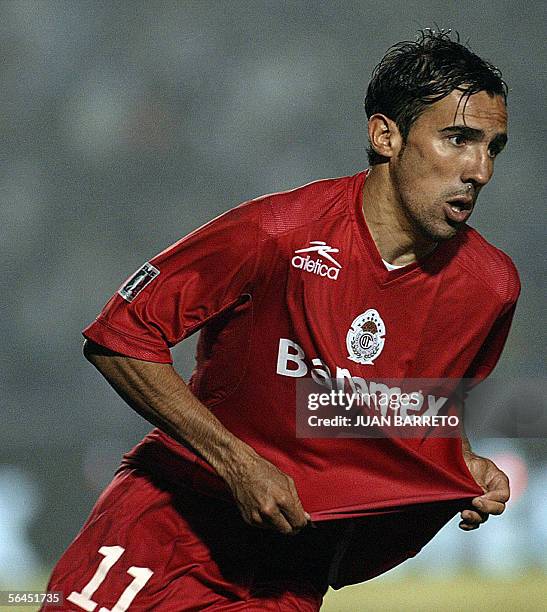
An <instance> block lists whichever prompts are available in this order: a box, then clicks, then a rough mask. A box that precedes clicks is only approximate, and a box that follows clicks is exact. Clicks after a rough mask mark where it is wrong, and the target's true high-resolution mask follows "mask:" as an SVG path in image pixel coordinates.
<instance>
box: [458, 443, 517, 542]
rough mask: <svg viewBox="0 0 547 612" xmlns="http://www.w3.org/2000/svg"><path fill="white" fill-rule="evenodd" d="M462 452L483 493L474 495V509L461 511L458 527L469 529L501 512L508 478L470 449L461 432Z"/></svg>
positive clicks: (508, 493) (493, 464)
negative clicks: (477, 495) (491, 515)
mask: <svg viewBox="0 0 547 612" xmlns="http://www.w3.org/2000/svg"><path fill="white" fill-rule="evenodd" d="M462 452H463V458H464V460H465V463H466V464H467V468H468V469H469V471H470V472H471V475H472V476H473V478H474V479H475V481H476V482H477V484H478V485H479V486H480V487H481V488H482V490H483V491H484V495H480V496H479V497H475V499H473V500H472V505H473V508H475V510H469V509H468V510H464V511H463V512H462V513H461V518H462V520H461V522H460V524H459V526H460V529H463V530H464V531H471V530H473V529H478V527H479V526H480V525H481V524H482V523H485V522H486V521H487V520H488V516H489V515H490V514H501V513H502V512H503V511H504V510H505V504H506V503H507V501H508V500H509V495H510V490H509V479H508V478H507V476H506V475H505V474H504V473H503V472H502V471H501V470H500V469H499V468H498V467H497V466H496V465H495V463H494V462H493V461H491V460H490V459H486V457H479V455H475V453H474V452H473V451H472V450H471V444H470V443H469V440H468V438H467V436H466V435H465V433H464V432H462Z"/></svg>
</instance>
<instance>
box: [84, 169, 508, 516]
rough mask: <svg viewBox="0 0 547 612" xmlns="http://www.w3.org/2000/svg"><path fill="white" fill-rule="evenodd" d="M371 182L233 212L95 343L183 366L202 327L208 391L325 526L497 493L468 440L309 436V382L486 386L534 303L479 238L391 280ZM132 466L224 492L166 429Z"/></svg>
mask: <svg viewBox="0 0 547 612" xmlns="http://www.w3.org/2000/svg"><path fill="white" fill-rule="evenodd" d="M365 178H366V172H360V173H358V174H356V175H355V176H352V177H344V178H336V179H328V180H322V181H317V182H313V183H310V184H308V185H305V186H304V187H300V188H298V189H294V190H291V191H287V192H283V193H276V194H272V195H266V196H263V197H260V198H257V199H255V200H251V201H249V202H246V203H244V204H242V205H241V206H238V207H237V208H234V209H232V210H230V211H228V212H226V213H225V214H223V215H221V216H220V217H218V218H217V219H214V220H213V221H211V222H210V223H208V224H206V225H205V226H203V227H202V228H200V229H198V230H196V231H194V232H193V233H191V234H190V235H188V236H187V237H185V238H183V239H182V240H180V241H179V242H177V243H176V244H174V245H173V246H171V247H170V248H168V249H166V250H165V251H163V252H162V253H160V254H159V255H157V256H156V257H154V258H153V259H152V260H150V262H148V263H147V264H145V266H143V268H141V270H140V271H139V272H138V273H137V274H135V275H134V276H133V277H131V278H130V279H129V280H128V281H127V282H126V283H125V284H124V285H123V286H122V288H121V289H120V291H119V292H118V293H117V294H116V295H114V297H112V298H111V300H110V301H109V302H108V304H107V305H106V307H105V308H104V310H103V311H102V313H101V314H100V315H99V317H98V318H97V320H96V321H95V322H94V323H93V324H92V325H90V326H89V327H88V328H86V330H85V331H84V335H85V336H86V337H87V338H89V339H90V340H93V341H94V342H96V343H98V344H100V345H103V346H105V347H108V348H109V349H111V350H113V351H116V352H118V353H121V354H123V355H127V356H130V357H134V358H137V359H143V360H147V361H155V362H159V363H170V362H171V356H170V351H169V348H170V347H171V346H173V345H175V344H176V343H177V342H180V341H181V340H183V339H184V338H186V337H188V336H189V335H190V334H192V333H193V332H195V331H197V330H200V329H201V336H200V339H199V344H198V349H197V364H196V368H195V371H194V373H193V375H192V378H191V380H190V386H191V389H192V391H193V392H194V393H195V395H196V396H197V397H198V398H199V399H200V400H201V401H202V402H203V403H204V404H205V405H206V406H208V407H209V409H210V410H211V411H213V412H214V414H215V415H216V416H217V417H218V419H219V420H220V421H221V422H222V423H223V424H224V426H226V427H227V428H228V429H229V430H230V431H231V432H232V433H234V434H235V435H236V436H238V437H239V438H241V439H242V440H244V441H245V442H246V443H248V444H249V445H250V446H252V447H253V448H254V449H255V450H256V451H257V452H258V453H259V454H260V455H262V456H263V457H265V458H266V459H268V460H269V461H271V462H272V463H274V464H275V465H276V466H278V467H279V468H280V469H281V470H283V471H284V472H286V473H287V474H289V475H290V476H292V477H293V478H294V480H295V483H296V487H297V490H298V493H299V496H300V498H301V500H302V504H303V507H304V508H305V509H306V510H307V511H308V512H309V513H310V514H311V515H312V518H313V519H314V520H326V519H334V518H342V517H349V516H359V515H364V514H367V513H378V512H386V511H387V512H389V511H393V510H395V509H401V508H402V507H406V506H409V505H412V504H417V503H427V502H436V501H447V500H458V499H469V498H472V497H474V496H476V495H478V494H481V493H482V491H481V489H480V488H479V487H478V486H477V484H476V483H475V481H474V480H473V478H472V476H471V474H470V473H469V471H468V469H467V467H466V464H465V462H464V460H463V456H462V452H461V440H459V439H457V438H426V439H399V438H382V439H354V438H328V439H325V438H297V437H296V434H295V398H296V391H295V385H296V384H297V381H298V380H299V378H301V377H304V376H310V375H314V374H315V375H316V376H317V375H320V374H321V373H322V375H324V376H325V375H328V376H332V377H333V378H338V377H342V378H346V379H349V378H352V377H361V378H363V379H372V380H375V379H382V378H457V379H459V378H463V377H470V378H471V377H474V378H484V377H485V376H487V375H488V374H489V372H490V371H491V370H492V369H493V367H494V365H495V364H496V362H497V360H498V358H499V355H500V353H501V350H502V348H503V345H504V343H505V340H506V337H507V333H508V331H509V326H510V323H511V318H512V316H513V312H514V307H515V303H516V300H517V297H518V293H519V281H518V275H517V272H516V270H515V268H514V266H513V264H512V262H511V260H510V259H509V258H508V257H507V256H506V255H505V254H504V253H502V252H501V251H499V250H498V249H496V248H495V247H493V246H492V245H490V244H489V243H488V242H486V240H485V239H484V238H482V237H481V236H480V235H479V234H478V233H477V232H476V231H475V230H473V229H471V228H469V227H465V228H464V229H462V230H461V231H460V232H459V233H458V234H457V235H456V236H455V237H454V238H453V239H451V240H448V241H446V242H442V243H440V244H439V245H438V246H437V248H436V249H435V250H434V251H433V253H431V254H430V255H429V256H428V257H427V258H425V259H423V260H421V261H419V262H415V263H413V264H410V265H408V266H405V267H403V268H399V269H395V270H391V271H389V270H387V269H386V267H385V265H384V263H383V262H382V259H381V256H380V254H379V253H378V251H377V249H376V246H375V244H374V241H373V240H372V237H371V235H370V233H369V230H368V228H367V225H366V222H365V219H364V216H363V212H362V197H363V195H362V194H363V184H364V181H365ZM359 317H361V319H359ZM367 317H368V318H367ZM357 319H359V320H360V321H361V320H363V321H365V322H366V321H371V322H372V323H373V324H374V326H375V329H376V331H377V333H376V335H375V336H374V338H373V340H372V341H371V342H368V341H367V342H361V341H356V336H355V334H354V335H353V336H352V335H351V330H352V326H354V325H355V322H356V320H357ZM357 340H359V339H357ZM361 340H362V339H361ZM369 340H370V339H369ZM126 461H127V462H129V463H140V464H141V465H146V462H147V461H152V462H155V463H156V464H157V462H158V461H163V462H164V463H165V472H166V476H169V475H171V476H172V477H173V479H174V480H176V479H177V478H182V477H186V478H188V477H190V478H192V480H193V482H194V484H195V485H196V486H199V487H201V488H202V489H204V490H209V491H215V489H218V490H219V491H220V490H221V489H222V486H223V485H222V483H221V482H220V479H218V477H216V474H215V472H214V470H213V469H212V468H211V467H210V466H209V465H208V464H207V463H206V462H205V461H203V460H202V459H201V458H200V457H197V456H196V455H195V454H194V453H192V451H191V450H190V449H188V448H187V447H185V446H183V445H181V444H179V443H177V442H176V441H174V440H173V439H172V438H170V437H169V436H167V435H166V434H164V433H163V432H161V431H159V430H154V431H153V432H152V433H151V434H149V435H148V436H147V437H146V438H145V439H144V440H143V442H141V444H140V445H138V446H137V447H136V448H135V449H134V450H133V451H132V452H131V453H129V454H128V455H127V456H126Z"/></svg>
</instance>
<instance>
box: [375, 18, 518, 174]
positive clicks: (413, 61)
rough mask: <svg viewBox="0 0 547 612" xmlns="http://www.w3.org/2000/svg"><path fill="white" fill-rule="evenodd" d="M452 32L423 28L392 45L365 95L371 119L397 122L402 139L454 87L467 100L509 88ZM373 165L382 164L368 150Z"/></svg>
mask: <svg viewBox="0 0 547 612" xmlns="http://www.w3.org/2000/svg"><path fill="white" fill-rule="evenodd" d="M450 35H451V30H440V31H438V32H435V31H434V30H429V29H427V30H421V31H420V33H419V35H418V37H417V39H416V41H414V42H412V41H403V42H399V43H397V44H395V45H393V46H392V47H390V48H389V49H388V51H387V53H386V54H385V55H384V57H383V58H382V60H381V61H380V63H379V64H378V65H377V66H376V68H375V69H374V71H373V73H372V79H371V81H370V84H369V86H368V89H367V95H366V97H365V110H366V113H367V117H368V118H370V117H371V116H372V115H374V114H375V113H382V114H383V115H386V117H389V118H390V119H391V120H393V121H395V123H396V124H397V127H398V128H399V131H400V132H401V135H402V137H403V139H404V140H406V138H407V136H408V133H409V131H410V128H411V126H412V124H413V123H414V121H416V119H417V118H418V117H419V116H420V114H421V113H422V112H423V111H424V110H425V109H426V107H427V106H429V105H430V104H433V103H435V102H438V101H439V100H442V99H443V98H444V97H446V96H448V95H449V94H450V93H451V92H452V91H454V90H455V89H458V90H460V91H461V92H462V96H465V98H468V97H469V96H471V95H472V94H475V93H477V92H479V91H486V92H488V93H489V94H491V95H500V96H503V99H504V101H505V102H507V84H506V83H505V81H504V80H503V79H502V78H501V72H500V71H499V70H498V69H497V68H496V67H495V66H493V65H492V64H490V63H488V62H487V61H485V60H483V59H481V58H480V57H479V56H478V55H475V54H474V53H473V52H472V51H471V50H470V49H469V48H468V47H466V46H464V45H462V44H461V43H460V37H459V34H458V33H457V32H456V40H455V41H454V40H452V39H451V37H450ZM368 158H369V162H370V164H371V165H373V164H378V163H381V162H383V161H386V159H385V158H384V157H382V156H381V155H379V154H378V153H376V151H374V150H373V149H372V147H369V149H368Z"/></svg>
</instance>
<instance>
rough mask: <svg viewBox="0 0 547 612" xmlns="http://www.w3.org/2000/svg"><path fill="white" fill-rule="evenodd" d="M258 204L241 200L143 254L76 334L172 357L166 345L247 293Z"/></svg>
mask: <svg viewBox="0 0 547 612" xmlns="http://www.w3.org/2000/svg"><path fill="white" fill-rule="evenodd" d="M259 212H260V211H259V210H257V206H256V205H253V203H252V202H251V203H246V204H242V205H241V206H238V207H237V208H234V209H232V210H230V211H228V212H227V213H224V214H223V215H221V216H220V217H217V218H216V219H214V220H213V221H211V222H209V223H207V224H206V225H204V226H203V227H201V228H199V229H197V230H195V231H194V232H192V233H191V234H189V235H188V236H186V237H185V238H182V239H181V240H179V241H178V242H176V243H175V244H174V245H172V246H171V247H169V248H167V249H166V250H164V251H162V252H161V253H159V254H158V255H157V256H156V257H154V258H153V259H151V260H150V261H148V262H146V263H145V264H144V265H143V266H142V267H141V268H139V270H137V272H135V274H133V275H132V276H131V277H129V278H128V279H127V280H126V281H125V282H124V283H123V285H122V286H121V287H120V289H119V290H118V292H117V293H116V294H115V295H114V296H113V297H112V298H111V299H110V300H109V301H108V303H107V304H106V306H105V307H104V309H103V310H102V312H101V313H100V314H99V316H98V317H97V319H96V320H95V321H94V322H93V323H92V324H91V325H89V326H88V327H87V328H86V329H84V331H83V335H84V336H85V337H86V338H88V339H89V340H92V341H94V342H96V343H97V344H99V345H101V346H104V347H106V348H108V349H110V350H112V351H115V352H117V353H121V354H122V355H127V356H129V357H135V358H136V359H142V360H145V361H155V362H158V363H172V358H171V353H170V351H169V348H170V347H171V346H173V345H175V344H176V343H177V342H179V341H181V340H182V339H184V338H185V337H187V336H189V335H190V334H191V333H193V332H194V331H196V330H197V329H199V328H200V327H201V326H203V325H204V324H205V323H206V322H207V321H208V320H209V319H211V318H213V317H215V316H216V315H217V314H220V313H221V312H223V311H225V310H226V309H229V308H231V307H233V306H235V305H237V304H238V303H239V302H240V301H241V300H242V299H245V297H246V296H248V295H251V296H252V292H253V289H254V286H255V272H256V267H257V261H258V258H259V253H258V251H259V238H258V232H259V227H260V223H259V218H258V215H259Z"/></svg>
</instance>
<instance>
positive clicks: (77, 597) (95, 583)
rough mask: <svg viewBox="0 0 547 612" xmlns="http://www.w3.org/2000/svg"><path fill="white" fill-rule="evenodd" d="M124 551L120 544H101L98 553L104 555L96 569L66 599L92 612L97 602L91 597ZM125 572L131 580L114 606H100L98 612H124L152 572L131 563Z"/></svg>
mask: <svg viewBox="0 0 547 612" xmlns="http://www.w3.org/2000/svg"><path fill="white" fill-rule="evenodd" d="M124 552H125V548H122V547H121V546H101V548H99V553H100V554H101V555H103V556H104V559H103V560H102V561H101V562H100V563H99V567H98V568H97V571H96V572H95V573H94V574H93V577H92V578H91V580H90V581H89V582H88V583H87V584H86V585H85V587H84V588H83V589H82V590H81V591H80V592H78V591H72V593H71V594H70V595H69V596H68V597H67V600H68V601H71V602H72V603H73V604H76V605H77V606H78V607H80V608H83V609H84V610H87V612H93V610H95V608H96V607H97V606H98V605H99V604H98V603H97V602H96V601H93V600H92V599H91V597H92V596H93V594H94V593H95V591H96V590H97V589H98V588H99V587H100V586H101V584H102V583H103V581H104V579H105V578H106V575H107V574H108V572H109V571H110V569H111V568H112V566H113V565H114V564H115V563H116V561H118V559H119V558H120V557H121V556H122V555H123V553H124ZM127 573H128V574H129V575H130V576H133V580H132V581H131V583H130V584H129V585H128V586H127V587H126V588H125V590H124V592H123V593H122V594H121V595H120V597H119V599H118V601H117V602H116V603H115V604H114V607H112V608H110V609H108V608H104V607H102V608H99V612H126V610H127V609H128V608H129V606H130V605H131V602H132V601H133V600H134V599H135V597H136V596H137V593H138V592H139V591H140V590H141V589H142V587H143V586H144V585H145V584H146V583H147V582H148V580H149V579H150V577H151V576H152V574H153V573H154V572H153V571H152V570H150V569H148V568H147V567H135V566H134V565H133V566H131V567H130V568H129V569H128V570H127Z"/></svg>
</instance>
